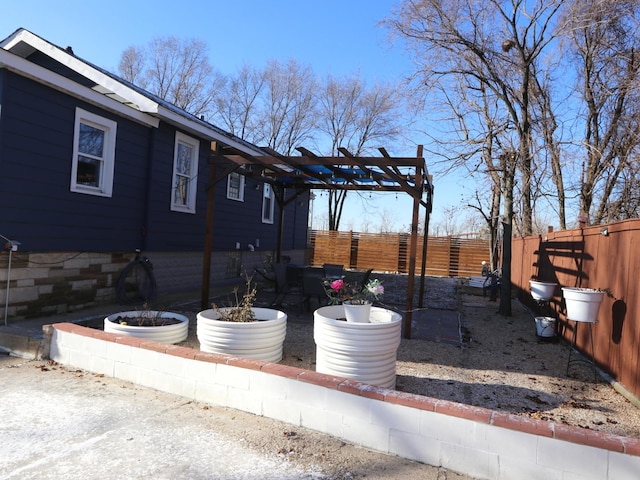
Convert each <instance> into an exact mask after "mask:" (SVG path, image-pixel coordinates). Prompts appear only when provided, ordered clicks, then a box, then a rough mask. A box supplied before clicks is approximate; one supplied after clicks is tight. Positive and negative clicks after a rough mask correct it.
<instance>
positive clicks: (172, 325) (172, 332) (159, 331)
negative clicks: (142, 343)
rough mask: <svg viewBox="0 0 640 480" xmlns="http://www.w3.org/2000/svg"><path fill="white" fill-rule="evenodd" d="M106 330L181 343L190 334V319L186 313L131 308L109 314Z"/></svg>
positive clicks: (158, 340) (105, 324)
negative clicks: (126, 310)
mask: <svg viewBox="0 0 640 480" xmlns="http://www.w3.org/2000/svg"><path fill="white" fill-rule="evenodd" d="M104 331H105V332H109V333H117V334H120V335H127V336H129V337H136V338H143V339H145V340H152V341H155V342H162V343H171V344H175V343H180V342H183V341H185V340H186V339H187V335H188V334H189V319H188V318H187V317H185V316H184V315H180V314H178V313H172V312H160V311H157V310H131V311H128V312H118V313H114V314H112V315H109V316H108V317H106V318H105V319H104Z"/></svg>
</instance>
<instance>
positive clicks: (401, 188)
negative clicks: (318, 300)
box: [201, 142, 433, 338]
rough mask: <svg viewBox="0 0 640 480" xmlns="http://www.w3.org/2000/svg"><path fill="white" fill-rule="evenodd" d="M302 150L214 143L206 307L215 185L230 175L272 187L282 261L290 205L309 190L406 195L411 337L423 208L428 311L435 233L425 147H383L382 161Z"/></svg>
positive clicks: (343, 152) (408, 328) (209, 189)
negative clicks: (400, 152)
mask: <svg viewBox="0 0 640 480" xmlns="http://www.w3.org/2000/svg"><path fill="white" fill-rule="evenodd" d="M297 150H298V151H299V152H300V155H296V156H285V155H280V154H279V153H277V152H275V151H274V150H272V149H270V148H266V147H263V148H257V147H255V148H253V149H251V150H247V149H242V150H241V149H238V148H236V147H231V146H227V145H222V144H220V143H215V142H214V143H212V146H211V158H210V165H209V167H210V170H209V183H208V187H207V192H208V197H207V198H208V200H207V215H206V229H205V237H206V238H205V249H204V250H205V251H204V265H203V275H202V296H201V301H202V308H207V306H208V302H209V283H210V279H211V273H210V269H211V248H212V247H211V245H212V242H211V240H212V235H213V228H212V225H213V207H214V186H215V184H216V183H218V182H219V181H221V180H223V179H225V178H226V177H227V175H229V174H230V173H233V172H237V173H240V174H242V175H244V176H245V177H246V178H252V179H256V180H258V181H260V182H264V183H268V184H270V185H271V186H272V188H273V192H274V195H275V199H276V203H277V205H278V242H277V251H276V261H280V259H281V254H282V236H283V214H284V207H286V206H287V205H288V204H289V203H290V202H292V201H295V200H296V199H297V198H298V197H299V196H300V195H302V194H304V193H305V192H308V191H310V190H357V191H370V192H398V193H405V194H408V195H410V196H411V197H412V198H413V215H412V219H411V237H410V244H409V255H410V256H409V269H408V285H407V300H406V311H405V324H404V337H405V338H410V336H411V320H412V312H413V292H414V287H415V285H414V283H415V273H416V250H417V244H418V241H417V239H418V222H419V216H420V215H419V214H420V207H421V206H423V207H424V208H425V216H424V232H425V236H424V242H423V246H422V249H423V251H422V264H421V269H420V272H421V273H420V296H419V298H420V299H419V305H418V306H419V307H422V298H423V296H424V277H425V270H426V258H427V235H426V233H427V232H428V230H429V218H430V214H431V210H432V205H433V183H432V179H431V177H430V176H429V173H428V170H427V166H426V163H425V160H424V158H423V147H422V145H419V146H418V148H417V155H416V157H391V156H390V155H389V154H388V153H387V151H386V150H385V149H384V148H379V149H378V151H379V152H380V156H379V157H360V156H355V155H352V154H351V153H350V152H349V151H348V150H347V149H345V148H339V149H338V150H339V152H340V154H341V156H337V157H322V156H317V155H315V154H314V153H313V152H311V151H309V150H307V149H306V148H304V147H299V148H297ZM248 151H250V152H251V153H248Z"/></svg>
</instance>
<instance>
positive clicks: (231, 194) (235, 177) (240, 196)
mask: <svg viewBox="0 0 640 480" xmlns="http://www.w3.org/2000/svg"><path fill="white" fill-rule="evenodd" d="M227 198H228V199H230V200H237V201H239V202H242V201H244V175H240V174H239V173H237V172H233V173H230V174H229V176H228V178H227Z"/></svg>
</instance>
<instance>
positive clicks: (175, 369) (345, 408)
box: [45, 323, 640, 480]
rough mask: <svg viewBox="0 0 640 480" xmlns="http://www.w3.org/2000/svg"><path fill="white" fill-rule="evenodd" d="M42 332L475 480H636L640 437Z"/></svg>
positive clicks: (220, 397)
mask: <svg viewBox="0 0 640 480" xmlns="http://www.w3.org/2000/svg"><path fill="white" fill-rule="evenodd" d="M45 333H46V335H45V347H46V353H45V354H46V355H48V357H49V358H51V359H52V360H55V361H57V362H59V363H62V364H65V365H70V366H73V367H76V368H82V369H85V370H89V371H91V372H95V373H100V374H104V375H107V376H110V377H115V378H120V379H123V380H126V381H130V382H132V383H136V384H139V385H144V386H146V387H150V388H154V389H157V390H161V391H165V392H169V393H173V394H176V395H181V396H184V397H187V398H190V399H194V400H197V401H201V402H206V403H211V404H216V405H221V406H226V407H231V408H235V409H238V410H243V411H245V412H249V413H253V414H256V415H262V416H266V417H269V418H273V419H276V420H281V421H283V422H286V423H289V424H291V425H296V426H301V427H306V428H310V429H313V430H317V431H320V432H324V433H327V434H329V435H332V436H334V437H337V438H341V439H343V440H344V441H346V442H349V443H352V444H356V445H361V446H363V447H366V448H370V449H373V450H377V451H380V452H384V453H388V454H392V455H398V456H401V457H405V458H408V459H412V460H417V461H420V462H423V463H427V464H430V465H435V466H442V467H445V468H447V469H450V470H453V471H457V472H460V473H464V474H467V475H470V476H473V477H477V478H486V479H499V480H505V479H506V480H509V479H518V480H520V479H523V478H527V479H544V480H554V479H557V480H561V479H562V480H565V479H568V478H576V479H577V478H580V479H581V480H589V479H593V480H596V479H597V480H602V479H612V480H613V479H615V480H632V479H633V480H635V479H637V478H638V472H640V439H635V438H626V437H620V436H617V435H610V434H605V433H601V432H595V431H591V430H586V429H581V428H578V427H571V426H567V425H559V424H555V423H551V422H545V421H542V420H536V419H530V418H526V417H520V416H517V415H512V414H507V413H501V412H494V411H491V410H487V409H484V408H479V407H473V406H467V405H463V404H458V403H454V402H449V401H446V400H437V399H433V398H429V397H423V396H419V395H413V394H409V393H404V392H398V391H395V390H389V389H384V388H380V387H373V386H370V385H366V384H362V383H359V382H355V381H352V380H347V379H343V378H337V377H332V376H328V375H323V374H319V373H316V372H311V371H307V370H301V369H298V368H294V367H289V366H285V365H279V364H275V363H268V362H263V361H257V360H250V359H244V358H237V357H229V356H225V355H217V354H212V353H205V352H200V351H198V350H193V349H190V348H185V347H180V346H174V345H166V344H161V343H157V342H149V341H145V340H140V339H136V338H132V337H125V336H118V335H115V334H110V333H105V332H103V331H101V330H95V329H89V328H86V327H81V326H79V325H75V324H70V323H60V324H55V325H50V326H47V327H45Z"/></svg>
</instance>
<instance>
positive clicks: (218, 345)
mask: <svg viewBox="0 0 640 480" xmlns="http://www.w3.org/2000/svg"><path fill="white" fill-rule="evenodd" d="M256 293H257V292H256V287H255V286H253V285H252V283H251V278H247V282H246V290H245V292H244V293H243V294H242V295H240V293H239V289H235V290H234V298H235V302H234V303H235V304H234V305H232V306H227V307H220V306H218V305H215V304H213V305H212V308H210V309H208V310H203V311H202V312H199V313H198V314H197V316H196V318H197V322H198V323H197V336H198V341H199V342H200V350H202V351H204V352H211V353H222V354H226V355H238V356H241V357H247V358H254V359H257V360H266V361H270V362H279V361H280V360H281V359H282V346H283V342H284V338H285V336H286V333H287V315H286V313H284V312H281V311H279V310H275V309H272V308H257V307H254V306H253V303H254V301H255V298H256Z"/></svg>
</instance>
